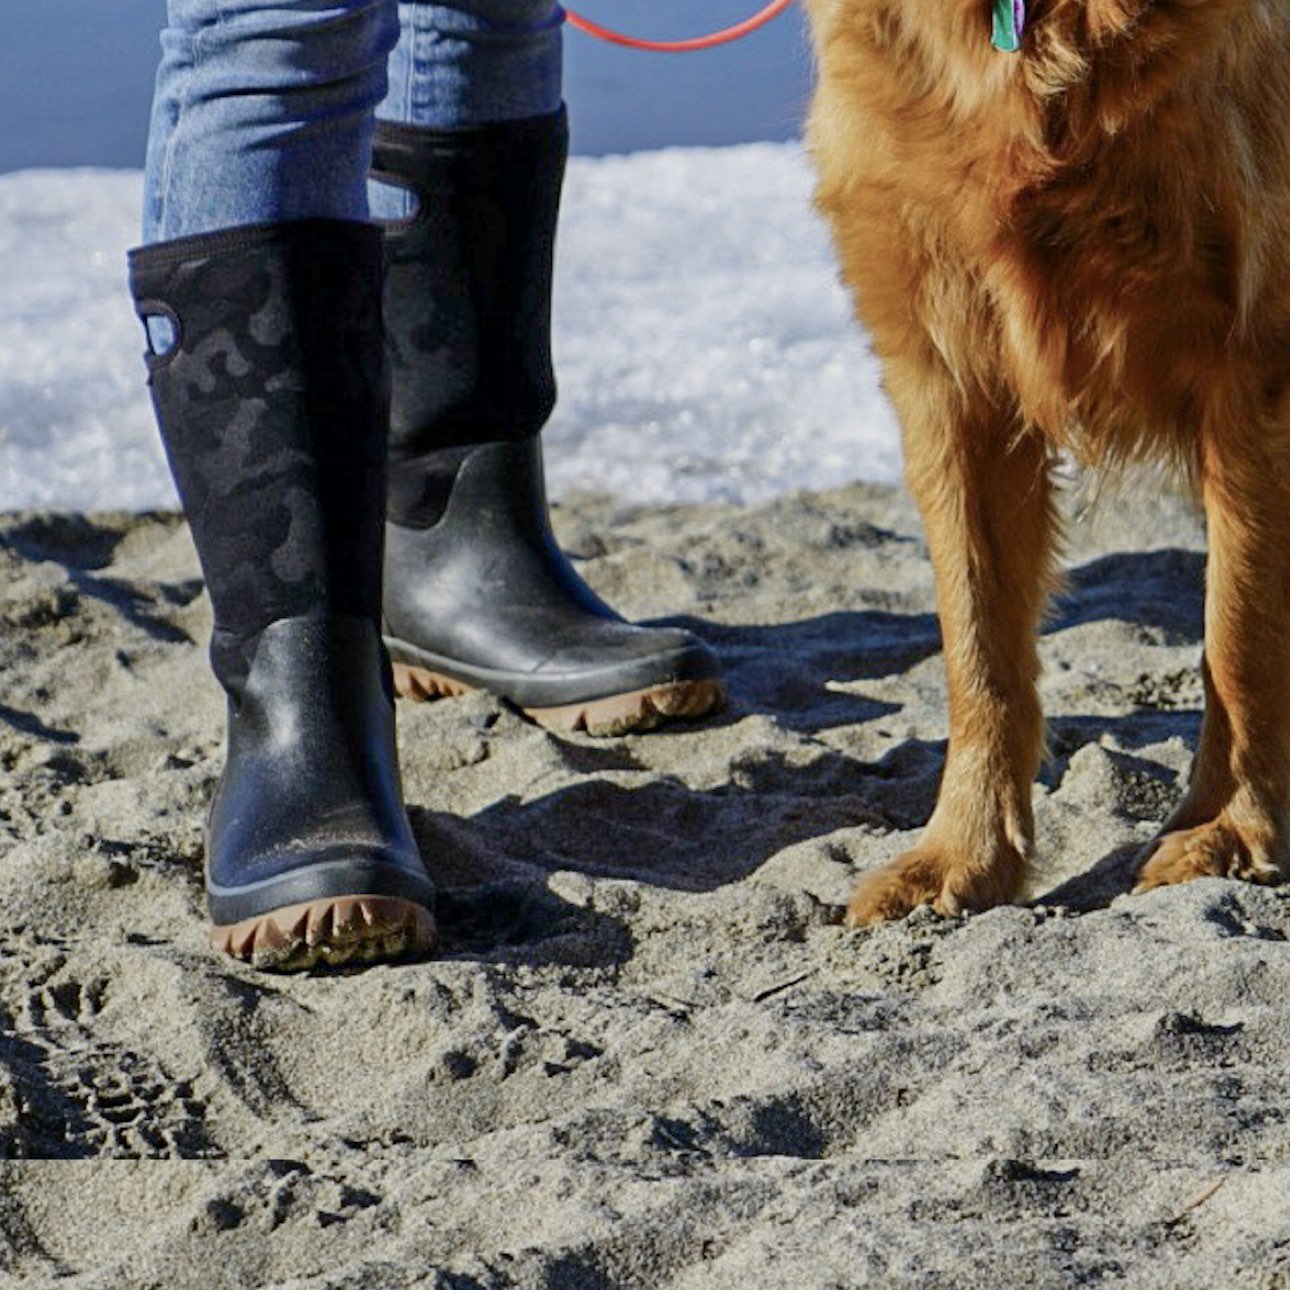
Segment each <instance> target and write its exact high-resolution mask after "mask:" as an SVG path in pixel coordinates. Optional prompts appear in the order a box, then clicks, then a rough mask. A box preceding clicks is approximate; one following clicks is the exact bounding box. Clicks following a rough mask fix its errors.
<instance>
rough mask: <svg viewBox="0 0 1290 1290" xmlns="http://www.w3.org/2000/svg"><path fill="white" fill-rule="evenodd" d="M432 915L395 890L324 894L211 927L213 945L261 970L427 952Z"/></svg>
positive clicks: (433, 936)
mask: <svg viewBox="0 0 1290 1290" xmlns="http://www.w3.org/2000/svg"><path fill="white" fill-rule="evenodd" d="M438 940H439V935H438V930H437V928H436V927H435V921H434V916H433V915H432V914H431V913H430V911H429V910H428V909H427V908H426V907H425V906H424V905H419V904H417V903H416V902H415V901H411V900H403V899H401V898H399V897H396V896H376V895H362V894H360V895H351V896H327V897H323V898H320V899H317V900H307V901H301V902H299V903H298V904H294V905H283V906H281V907H279V908H278V909H271V910H268V911H267V912H265V913H263V914H256V915H255V916H253V917H251V918H245V919H242V920H241V921H239V922H236V923H228V924H223V925H221V924H218V923H217V924H215V925H213V926H212V927H211V929H210V944H211V948H212V949H213V950H215V951H216V953H219V954H225V955H228V956H229V957H231V958H235V959H238V960H240V961H241V962H243V963H249V964H250V965H251V966H252V967H254V968H257V969H259V970H260V971H265V972H304V971H307V970H309V969H310V968H314V967H339V966H343V965H345V964H349V963H377V962H387V961H389V960H392V959H400V958H406V957H409V956H411V955H414V954H417V955H419V954H428V953H429V952H430V951H431V950H433V949H434V948H435V946H436V945H437V944H438Z"/></svg>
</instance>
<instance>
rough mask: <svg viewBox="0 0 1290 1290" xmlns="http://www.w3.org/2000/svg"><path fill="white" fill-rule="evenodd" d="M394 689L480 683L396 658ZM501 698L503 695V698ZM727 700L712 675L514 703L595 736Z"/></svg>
mask: <svg viewBox="0 0 1290 1290" xmlns="http://www.w3.org/2000/svg"><path fill="white" fill-rule="evenodd" d="M392 666H393V671H394V692H395V693H396V694H397V695H398V696H399V697H400V698H401V699H411V700H412V701H414V702H424V701H425V700H427V699H441V698H457V697H459V696H461V695H463V694H469V693H471V691H473V690H475V689H478V688H480V687H477V686H473V685H468V684H467V683H466V682H464V681H459V680H457V679H456V678H455V677H451V676H446V675H444V674H443V673H442V672H435V671H432V670H430V669H429V668H424V667H417V666H416V665H415V664H411V663H400V662H394V663H393V664H392ZM503 697H504V696H503ZM725 704H726V687H725V685H724V683H723V682H722V681H721V680H720V679H718V678H715V677H708V678H704V679H701V680H692V681H665V682H662V683H660V684H658V685H648V686H643V687H642V688H640V689H637V690H625V691H623V692H622V693H621V694H609V695H605V696H603V697H601V698H597V699H585V700H582V701H580V702H577V703H564V704H558V705H554V706H551V707H536V706H533V707H529V706H525V705H522V704H515V705H514V706H515V707H517V708H518V709H519V711H520V712H522V713H523V714H524V715H525V716H526V717H528V718H529V719H530V720H531V721H533V722H535V723H536V724H537V725H539V726H541V727H543V729H546V730H552V731H555V732H558V733H560V734H574V733H577V732H581V733H584V734H588V735H593V736H598V737H610V736H613V735H624V734H630V733H631V732H633V731H641V730H652V729H655V728H656V727H658V726H660V725H663V724H664V723H665V722H667V721H697V720H698V719H699V718H701V717H706V716H710V715H711V714H712V713H714V712H719V711H720V710H721V709H722V708H724V707H725Z"/></svg>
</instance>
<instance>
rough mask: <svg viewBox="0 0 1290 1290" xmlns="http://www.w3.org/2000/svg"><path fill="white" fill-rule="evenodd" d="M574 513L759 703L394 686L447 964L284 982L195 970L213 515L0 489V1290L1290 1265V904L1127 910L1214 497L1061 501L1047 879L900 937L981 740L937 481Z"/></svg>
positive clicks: (1280, 1277)
mask: <svg viewBox="0 0 1290 1290" xmlns="http://www.w3.org/2000/svg"><path fill="white" fill-rule="evenodd" d="M1144 517H1145V519H1144ZM557 526H558V529H559V532H560V534H561V537H562V539H563V541H564V544H565V546H566V547H567V548H568V549H569V550H570V551H571V552H572V553H573V554H575V555H576V556H577V557H578V558H579V561H580V567H581V568H582V570H583V572H584V573H585V575H586V576H587V578H588V579H589V581H591V582H592V583H593V585H594V586H595V587H596V588H597V590H599V591H600V592H601V593H602V594H604V595H605V596H606V597H607V598H608V599H610V600H611V601H613V602H614V603H616V604H617V605H618V606H619V607H620V608H621V609H623V611H624V612H626V613H628V614H630V615H632V616H635V617H639V618H646V619H661V618H668V619H670V620H673V621H679V622H682V623H685V624H686V625H688V626H691V627H693V628H695V629H696V630H697V631H699V632H701V633H702V634H703V635H704V636H705V637H706V638H707V639H708V640H709V641H711V642H712V644H713V645H714V647H715V648H716V649H717V651H718V652H719V653H720V655H721V657H722V659H723V661H724V663H725V665H726V667H727V668H728V672H729V679H730V686H731V693H732V704H731V707H730V709H729V710H728V711H727V712H726V713H725V714H723V715H722V716H721V717H720V718H718V719H716V720H712V721H708V722H706V723H703V724H700V725H696V726H693V727H688V728H682V729H677V730H674V731H668V732H666V733H661V734H654V735H646V736H639V737H628V738H622V739H612V740H591V739H587V738H583V737H574V738H571V739H558V738H555V737H553V736H552V735H550V734H547V733H545V732H543V731H542V730H540V729H537V728H536V727H534V726H532V725H529V724H526V723H525V722H524V721H522V720H521V719H520V718H519V717H518V716H516V715H515V714H514V713H513V712H511V711H508V710H507V709H505V708H504V707H502V706H501V705H499V704H498V703H496V702H495V701H493V700H492V699H490V698H488V697H487V696H484V695H472V696H469V697H467V698H465V699H459V700H452V701H443V702H439V703H436V704H429V705H423V706H408V705H404V706H401V707H400V711H399V728H400V738H401V747H402V754H403V765H404V778H405V788H406V796H407V800H408V802H409V805H410V811H411V814H412V818H413V822H414V825H415V827H416V830H417V834H418V838H419V840H420V842H421V844H422V848H423V851H424V855H425V857H426V860H427V862H428V864H429V867H430V869H431V872H432V873H433V874H434V876H435V877H436V879H437V881H438V883H439V885H440V888H441V903H440V911H439V916H440V921H441V925H442V930H443V933H444V939H445V944H444V947H443V952H442V953H441V954H440V955H439V956H438V957H437V958H435V959H433V960H430V961H426V962H419V963H412V964H407V965H402V966H388V967H378V968H375V969H370V970H367V971H361V972H355V973H332V974H326V973H319V974H315V975H310V976H303V977H299V978H281V977H266V976H261V975H258V974H256V973H253V972H252V971H250V970H249V969H243V968H241V967H239V966H237V965H234V964H230V963H226V962H223V961H221V960H219V959H217V958H215V957H214V956H212V955H211V954H210V953H209V952H208V951H207V949H206V947H205V922H204V915H203V910H202V901H201V886H200V881H201V875H200V866H201V832H200V820H201V814H202V810H203V808H204V804H205V801H206V799H207V797H208V795H209V793H210V790H211V788H212V785H213V783H214V782H215V779H216V776H217V775H218V771H219V763H220V757H221V746H220V741H221V712H222V707H221V705H222V696H221V695H220V694H219V692H218V690H217V689H216V686H215V684H214V682H213V680H212V679H211V678H210V676H209V674H208V672H207V670H206V667H205V661H204V649H205V641H206V636H207V632H208V630H209V613H208V609H207V606H206V601H205V598H204V597H203V596H202V595H201V594H200V593H201V583H200V580H199V578H198V572H197V565H196V559H195V556H194V554H193V550H192V547H191V544H190V542H189V538H188V534H187V530H186V528H185V527H184V526H183V524H182V522H181V521H180V519H179V518H178V517H177V516H174V515H170V514H143V515H128V514H98V515H93V516H89V517H81V516H71V515H57V514H52V513H44V512H42V513H27V514H16V515H14V514H11V515H7V516H3V517H0V614H2V615H3V627H2V629H0V676H3V685H2V686H0V765H2V767H3V772H2V777H0V1025H2V1032H0V1156H3V1157H5V1158H6V1159H5V1162H4V1163H0V1173H2V1174H3V1186H2V1187H0V1284H4V1285H15V1286H17V1285H22V1286H44V1285H53V1284H57V1285H59V1286H67V1287H100V1286H101V1287H151V1286H158V1287H160V1286H166V1287H173V1286H189V1285H192V1286H198V1285H199V1286H201V1287H203V1290H216V1288H217V1287H225V1286H227V1287H239V1288H245V1287H248V1286H256V1287H259V1286H276V1287H284V1288H286V1287H305V1286H308V1287H315V1286H316V1287H323V1286H327V1287H337V1288H339V1287H381V1288H384V1287H413V1286H416V1287H435V1288H437V1290H503V1288H506V1290H510V1288H512V1287H514V1288H515V1290H530V1288H534V1290H535V1288H537V1287H549V1288H550V1290H584V1288H585V1290H610V1288H618V1287H623V1288H629V1287H630V1288H633V1290H634V1288H636V1287H641V1288H650V1290H653V1288H656V1287H675V1288H676V1290H725V1288H726V1287H730V1288H731V1290H733V1288H734V1287H740V1288H741V1290H742V1288H744V1287H748V1286H753V1285H756V1286H767V1287H805V1288H807V1290H828V1288H830V1287H869V1286H873V1287H919V1288H920V1290H921V1288H923V1287H929V1288H930V1287H946V1288H949V1287H954V1288H956V1290H957V1288H959V1287H977V1286H980V1287H991V1288H999V1287H1004V1288H1006V1287H1019V1288H1020V1287H1025V1288H1026V1290H1041V1288H1047V1287H1069V1286H1092V1285H1128V1286H1134V1287H1151V1288H1154V1287H1161V1288H1162V1290H1163V1288H1169V1290H1174V1288H1182V1287H1186V1288H1190V1287H1195V1288H1196V1290H1213V1288H1215V1287H1258V1288H1259V1290H1275V1288H1282V1290H1283V1288H1285V1287H1290V1120H1288V1118H1287V1117H1288V1115H1290V1026H1288V1025H1287V1007H1288V1001H1290V944H1287V936H1290V894H1288V893H1286V892H1282V891H1276V890H1266V889H1257V888H1251V887H1246V886H1242V885H1240V884H1237V883H1233V882H1218V881H1205V882H1198V883H1195V884H1192V885H1189V886H1186V887H1182V888H1177V889H1170V890H1165V891H1159V892H1155V893H1152V894H1150V895H1147V896H1143V897H1131V896H1128V895H1127V894H1125V893H1126V891H1127V889H1128V887H1129V885H1130V883H1131V875H1132V859H1133V855H1134V853H1135V851H1136V849H1137V848H1138V847H1139V846H1141V844H1142V843H1143V842H1145V841H1146V840H1147V839H1148V838H1150V836H1151V835H1152V833H1153V831H1154V830H1155V829H1156V828H1157V827H1158V825H1159V823H1160V822H1161V821H1162V820H1163V819H1164V817H1165V816H1166V815H1167V813H1168V811H1169V809H1170V807H1171V805H1172V804H1173V803H1174V802H1175V801H1176V800H1177V798H1178V796H1179V795H1180V793H1181V791H1182V785H1183V783H1184V782H1185V778H1186V773H1187V768H1188V764H1189V761H1190V758H1191V752H1192V749H1193V747H1194V743H1195V738H1196V734H1197V731H1198V729H1199V720H1200V704H1201V689H1200V683H1199V680H1198V677H1197V673H1196V665H1197V662H1198V659H1199V654H1200V638H1201V627H1202V602H1201V584H1202V575H1203V565H1204V557H1203V533H1202V531H1201V527H1200V525H1199V524H1198V522H1197V521H1196V519H1195V518H1194V516H1193V515H1192V514H1191V512H1190V510H1189V509H1188V508H1187V507H1186V506H1185V505H1184V504H1183V503H1181V502H1177V501H1174V500H1172V499H1170V498H1169V497H1168V496H1159V495H1156V493H1155V492H1154V491H1152V490H1150V489H1146V490H1144V491H1140V492H1139V493H1137V494H1134V495H1131V496H1128V497H1121V498H1117V497H1114V496H1112V497H1108V498H1106V499H1104V500H1103V502H1102V503H1101V505H1100V506H1099V508H1098V509H1097V511H1096V512H1095V514H1094V515H1093V517H1092V518H1090V519H1086V520H1083V521H1081V522H1079V523H1075V524H1073V525H1072V527H1071V529H1070V542H1069V544H1068V549H1067V565H1068V568H1069V584H1068V591H1067V594H1066V596H1065V597H1064V598H1063V599H1062V600H1061V602H1060V603H1059V604H1058V606H1057V607H1056V610H1055V612H1054V615H1053V618H1052V621H1051V623H1050V625H1049V627H1048V630H1047V631H1046V634H1045V636H1044V639H1043V644H1042V654H1043V659H1044V664H1045V676H1044V682H1043V692H1044V698H1045V703H1046V708H1047V711H1048V715H1049V719H1050V742H1051V756H1050V759H1049V761H1048V764H1047V765H1046V767H1045V769H1044V772H1043V775H1042V776H1041V779H1040V782H1039V783H1038V784H1037V785H1036V788H1035V804H1036V812H1037V817H1038V825H1039V839H1040V865H1039V869H1038V871H1037V873H1036V876H1035V881H1034V884H1033V890H1032V892H1031V900H1030V903H1028V904H1025V905H1022V906H1017V907H1011V908H1004V909H998V910H995V911H993V912H990V913H987V914H983V915H978V916H973V917H966V918H962V919H957V920H950V921H942V920H939V919H936V918H935V917H933V916H931V915H930V914H926V913H918V914H915V915H914V916H913V917H911V918H910V919H908V920H907V921H905V922H903V923H900V924H896V925H892V926H887V927H882V928H879V929H876V930H872V931H866V932H850V931H846V930H844V929H842V928H841V927H840V926H839V924H838V917H839V912H840V911H839V906H840V905H841V903H842V902H843V901H844V900H845V898H846V894H847V892H848V890H849V888H850V886H851V884H852V882H853V880H854V877H855V875H856V874H857V873H858V872H860V871H862V870H864V869H865V868H867V867H869V866H872V865H875V864H878V863H881V862H882V861H884V860H886V859H887V858H889V857H891V856H892V855H893V854H895V853H896V852H897V851H899V850H900V849H901V848H902V847H904V846H905V845H907V844H908V843H909V842H910V840H911V839H912V838H914V837H915V836H916V832H917V830H918V827H919V825H920V824H921V823H922V822H923V820H924V819H925V818H926V815H927V813H928V812H929V810H930V808H931V804H932V802H933V798H934V794H935V789H936V783H937V778H938V775H939V773H940V768H941V763H942V758H943V753H944V734H945V716H944V685H943V679H942V673H941V658H940V654H939V640H938V634H937V628H936V622H935V618H934V615H933V601H932V586H931V570H930V566H929V564H928V561H927V557H926V551H925V548H924V546H923V542H922V537H921V530H920V527H919V524H918V521H917V517H916V515H915V513H914V510H913V507H912V504H911V503H910V501H909V500H908V498H907V497H906V496H905V495H903V494H902V493H901V492H899V491H893V490H887V489H883V488H879V487H875V486H862V485H855V486H852V487H848V488H843V489H838V490H835V491H831V492H827V493H816V494H794V495H791V496H788V497H785V498H782V499H780V500H777V501H773V502H769V503H766V504H764V505H761V506H758V507H751V508H736V507H720V506H714V505H706V506H694V507H679V508H651V509H640V510H628V509H624V508H622V507H621V506H619V505H618V504H616V503H614V502H612V501H610V500H608V499H606V498H604V497H591V496H583V497H576V498H573V499H571V500H570V501H569V502H568V503H566V504H565V505H563V506H561V507H560V508H559V509H558V512H557Z"/></svg>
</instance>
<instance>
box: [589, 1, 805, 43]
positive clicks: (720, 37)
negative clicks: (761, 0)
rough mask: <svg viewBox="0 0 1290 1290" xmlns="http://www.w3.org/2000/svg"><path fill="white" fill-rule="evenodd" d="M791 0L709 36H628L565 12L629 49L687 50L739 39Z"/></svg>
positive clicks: (601, 36)
mask: <svg viewBox="0 0 1290 1290" xmlns="http://www.w3.org/2000/svg"><path fill="white" fill-rule="evenodd" d="M792 3H793V0H770V3H769V4H768V5H766V6H765V7H764V8H762V9H759V10H758V11H757V12H756V13H755V14H753V16H752V17H751V18H745V19H744V20H743V22H737V23H735V24H734V26H732V27H723V28H722V29H721V30H720V31H713V32H709V34H708V35H706V36H693V37H691V38H690V39H689V40H645V39H643V38H642V37H640V36H629V35H627V34H626V33H625V32H621V31H613V30H611V29H610V28H609V27H602V26H600V25H599V23H594V22H591V21H590V20H589V19H587V18H584V17H582V15H581V14H576V13H573V12H571V11H570V10H568V9H566V10H565V11H564V12H565V17H567V18H568V19H569V22H570V24H571V25H572V26H574V27H577V29H578V30H579V31H585V32H586V33H587V35H589V36H596V37H598V38H599V39H600V40H607V41H608V42H609V43H610V44H611V45H626V46H627V48H628V49H649V50H653V51H654V52H655V53H657V54H688V53H690V52H692V51H693V50H696V49H713V48H715V47H716V46H717V45H725V44H728V43H729V42H730V41H732V40H738V39H739V38H740V37H741V36H747V35H749V34H751V33H752V32H754V31H756V30H757V28H758V27H764V26H765V25H766V24H767V23H768V22H769V21H770V20H771V19H772V18H778V17H779V15H780V14H781V13H783V12H784V10H785V9H787V8H788V6H789V5H791V4H792Z"/></svg>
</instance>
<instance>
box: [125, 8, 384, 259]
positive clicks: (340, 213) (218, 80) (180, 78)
mask: <svg viewBox="0 0 1290 1290" xmlns="http://www.w3.org/2000/svg"><path fill="white" fill-rule="evenodd" d="M396 3H397V0H169V25H168V27H167V28H166V30H165V32H164V33H163V35H162V61H161V67H160V69H159V71H158V73H157V89H156V96H155V99H154V102H153V113H152V128H151V134H150V136H149V140H148V156H147V167H146V177H145V190H144V192H145V195H144V241H145V242H154V241H158V240H169V239H171V238H176V237H182V236H185V235H187V234H192V233H205V232H212V231H214V230H216V229H221V228H228V227H232V226H235V225H241V224H258V223H264V222H270V221H285V220H294V219H308V218H317V217H330V218H334V219H355V220H362V219H366V218H367V216H368V209H367V184H366V179H367V170H368V164H369V159H370V156H371V144H372V129H373V119H374V112H375V109H376V106H377V104H379V103H380V102H381V101H382V99H384V98H385V96H386V90H387V79H386V63H387V60H388V58H389V55H390V52H391V51H392V49H393V48H394V45H395V43H396V41H397V39H398V15H397V8H396Z"/></svg>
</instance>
